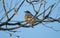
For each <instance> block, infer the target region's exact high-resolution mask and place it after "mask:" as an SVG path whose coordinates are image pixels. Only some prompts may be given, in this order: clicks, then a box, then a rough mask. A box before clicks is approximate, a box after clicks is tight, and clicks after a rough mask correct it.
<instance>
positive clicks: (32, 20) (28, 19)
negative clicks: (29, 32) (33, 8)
mask: <svg viewBox="0 0 60 38" xmlns="http://www.w3.org/2000/svg"><path fill="white" fill-rule="evenodd" d="M24 12H25V16H24V19H25V21H26V22H27V23H28V24H29V25H31V26H32V27H33V26H34V23H36V20H39V19H38V18H37V17H34V15H32V14H31V12H30V11H24Z"/></svg>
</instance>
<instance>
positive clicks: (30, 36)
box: [0, 0, 60, 38]
mask: <svg viewBox="0 0 60 38" xmlns="http://www.w3.org/2000/svg"><path fill="white" fill-rule="evenodd" d="M12 1H13V2H12V3H11V8H13V7H14V5H15V4H16V3H18V1H19V2H22V1H21V0H18V1H17V0H12ZM46 1H47V4H46V8H47V7H48V6H49V5H51V4H53V3H55V2H58V0H46ZM5 2H6V3H7V7H6V8H7V9H8V8H9V7H10V6H9V3H10V2H11V0H10V1H9V0H5ZM59 4H60V3H58V5H57V6H56V8H54V9H53V11H52V13H51V14H52V15H51V16H52V17H54V18H56V17H57V18H58V17H60V16H59V15H60V11H59V10H60V9H59V8H60V5H59ZM18 5H19V4H18ZM2 8H3V7H2V1H0V10H1V9H2ZM16 8H17V7H16ZM42 8H43V7H42ZM26 10H29V11H31V12H32V14H34V11H33V9H32V6H31V5H29V4H28V3H27V2H24V4H23V5H22V7H21V8H20V10H19V11H18V13H17V15H16V16H14V18H13V19H12V20H16V21H24V11H26ZM36 10H37V4H36ZM42 11H43V9H41V11H40V12H42ZM12 12H13V11H12ZM12 12H11V13H9V16H11V14H12ZM3 14H4V10H2V12H1V13H0V18H1V16H2V15H3ZM4 20H6V19H3V21H4ZM45 25H47V26H53V27H54V28H55V29H56V30H59V29H60V23H58V22H54V23H53V22H52V23H46V24H45ZM16 30H18V31H21V32H16V33H12V34H13V36H12V38H16V35H19V36H20V38H60V31H58V32H56V31H54V30H52V29H50V28H47V27H45V26H43V25H42V24H39V25H37V26H34V28H31V27H30V28H19V29H16ZM9 37H10V36H9V32H7V31H0V38H9Z"/></svg>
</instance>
